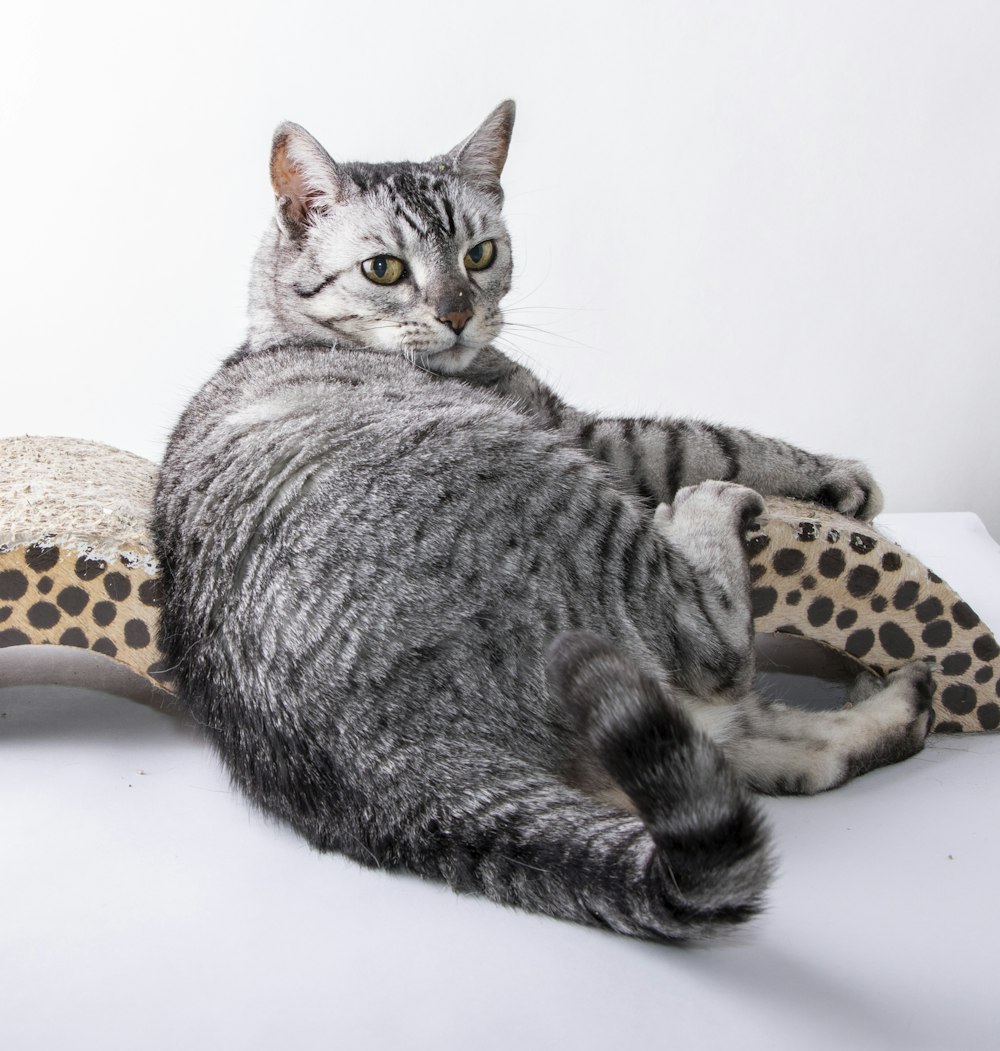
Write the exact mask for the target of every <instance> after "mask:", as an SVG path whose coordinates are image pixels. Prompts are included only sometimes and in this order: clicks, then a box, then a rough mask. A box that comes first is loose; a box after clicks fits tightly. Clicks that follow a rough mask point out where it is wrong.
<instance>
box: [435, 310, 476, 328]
mask: <svg viewBox="0 0 1000 1051" xmlns="http://www.w3.org/2000/svg"><path fill="white" fill-rule="evenodd" d="M470 317H472V311H471V310H449V311H448V313H447V314H438V321H443V322H444V323H445V324H446V325H450V326H451V330H452V332H461V331H462V329H463V328H465V323H466V322H467V321H468V320H469V318H470Z"/></svg>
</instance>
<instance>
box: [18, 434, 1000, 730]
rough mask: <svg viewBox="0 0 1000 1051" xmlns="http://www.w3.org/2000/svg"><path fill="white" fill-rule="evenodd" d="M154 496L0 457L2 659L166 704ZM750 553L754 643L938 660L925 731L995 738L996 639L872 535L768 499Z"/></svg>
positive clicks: (58, 448) (140, 471)
mask: <svg viewBox="0 0 1000 1051" xmlns="http://www.w3.org/2000/svg"><path fill="white" fill-rule="evenodd" d="M155 484H156V467H155V466H154V465H153V464H151V463H150V462H149V461H147V460H144V459H142V458H141V457H139V456H135V455H133V454H131V453H126V452H121V451H120V450H117V449H112V448H110V447H109V446H106V445H100V444H98V443H96V442H88V441H82V440H77V439H67V438H8V439H4V440H2V441H0V648H5V647H6V648H9V647H17V646H29V645H38V644H42V645H46V644H48V645H52V644H56V645H59V646H64V647H77V648H80V649H86V650H89V651H91V652H92V653H95V654H98V655H100V656H101V658H102V659H103V660H105V661H114V662H118V663H119V664H120V665H123V666H124V667H125V668H127V669H129V671H130V672H132V673H134V674H135V675H138V676H140V677H141V678H142V679H144V680H145V681H146V682H147V683H148V684H150V685H152V686H155V687H156V688H157V689H158V690H168V691H170V690H172V685H171V675H170V669H169V668H166V667H165V666H164V663H163V660H162V657H161V655H160V653H159V651H158V649H157V645H156V637H157V636H156V632H157V621H158V607H159V605H160V602H161V594H160V587H159V578H158V567H157V564H156V560H155V558H154V557H153V553H152V545H151V541H150V537H149V533H148V528H147V520H148V516H149V508H150V504H151V500H152V495H153V489H154V486H155ZM747 547H748V551H749V555H750V572H751V578H752V580H753V606H754V616H755V623H756V627H757V631H758V633H759V634H769V635H774V636H777V637H785V638H788V637H792V636H796V637H805V638H808V639H810V640H813V641H815V642H818V643H821V644H822V645H823V646H825V647H828V648H829V649H831V650H833V651H836V652H838V653H841V654H844V655H846V656H847V657H848V658H850V659H851V660H853V661H856V662H858V663H860V664H862V665H864V666H866V667H868V668H870V669H871V670H873V671H876V672H878V673H880V674H881V673H884V672H887V671H890V670H892V669H893V668H896V667H899V666H900V665H901V664H905V663H907V662H908V661H911V660H915V659H920V658H926V657H933V658H934V659H935V662H936V664H935V668H936V673H935V677H936V679H937V684H938V689H937V693H936V696H935V701H934V703H935V716H936V719H935V727H934V729H935V730H936V731H937V732H958V731H970V730H993V729H997V728H998V726H1000V647H998V646H997V642H996V639H995V638H994V636H993V634H992V632H991V631H990V630H989V629H988V628H987V627H986V625H985V624H983V623H982V622H981V621H980V619H979V617H978V616H977V615H976V613H975V612H974V611H973V610H972V609H971V608H970V607H969V606H968V605H967V604H966V603H965V602H963V601H962V599H961V598H960V597H959V596H958V595H956V594H955V593H954V592H953V591H952V590H951V588H949V587H948V585H947V584H946V583H944V581H943V580H941V578H940V577H938V576H937V575H936V574H934V573H933V572H932V571H931V570H929V569H928V568H927V567H926V566H924V565H923V564H922V563H921V562H919V561H918V560H917V559H916V558H914V557H913V556H912V555H909V554H907V552H905V551H904V550H903V549H902V548H900V547H899V546H898V545H896V544H894V543H893V542H892V541H891V540H889V539H888V538H886V537H884V536H883V535H881V534H880V533H879V532H878V531H877V530H876V529H875V528H874V527H873V526H871V525H870V524H867V523H860V522H856V521H853V520H851V519H847V518H844V517H843V516H841V515H838V514H837V513H836V512H833V511H830V510H829V509H827V508H820V507H817V506H815V505H813V504H803V503H799V502H797V501H792V500H774V499H772V500H768V501H767V512H766V515H765V517H764V518H763V519H762V520H761V522H760V524H759V525H758V526H755V527H754V529H753V531H752V532H751V533H750V534H749V536H748V539H747ZM82 684H83V685H86V683H82Z"/></svg>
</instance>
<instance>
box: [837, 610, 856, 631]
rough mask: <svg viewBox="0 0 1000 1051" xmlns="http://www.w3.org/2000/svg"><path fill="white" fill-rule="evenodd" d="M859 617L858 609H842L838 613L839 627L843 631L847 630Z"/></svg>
mask: <svg viewBox="0 0 1000 1051" xmlns="http://www.w3.org/2000/svg"><path fill="white" fill-rule="evenodd" d="M857 619H858V611H857V610H856V609H842V610H841V611H840V612H839V613H838V614H837V627H838V628H840V629H841V630H842V631H846V630H847V629H848V628H850V627H852V626H853V625H854V622H855V621H856V620H857Z"/></svg>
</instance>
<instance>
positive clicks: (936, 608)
mask: <svg viewBox="0 0 1000 1051" xmlns="http://www.w3.org/2000/svg"><path fill="white" fill-rule="evenodd" d="M913 612H914V613H915V614H916V615H917V620H919V621H920V623H921V624H926V623H927V622H928V621H929V620H934V618H935V617H940V616H941V614H942V613H944V606H942V605H941V600H940V599H939V598H937V597H935V596H934V595H931V597H930V598H925V599H924V601H923V602H918V603H917V608H916V609H915V610H914V611H913Z"/></svg>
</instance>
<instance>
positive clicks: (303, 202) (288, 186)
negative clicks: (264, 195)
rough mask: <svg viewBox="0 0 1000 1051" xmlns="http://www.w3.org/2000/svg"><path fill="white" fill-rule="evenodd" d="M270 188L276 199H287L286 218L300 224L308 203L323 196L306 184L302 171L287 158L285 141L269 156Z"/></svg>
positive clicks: (307, 208) (286, 143)
mask: <svg viewBox="0 0 1000 1051" xmlns="http://www.w3.org/2000/svg"><path fill="white" fill-rule="evenodd" d="M271 186H272V187H273V189H274V194H275V196H276V197H279V198H280V197H286V198H287V199H288V206H287V208H286V214H287V215H288V217H289V218H290V219H292V220H294V221H296V222H300V223H301V222H304V220H305V217H306V213H307V212H308V210H309V206H310V203H311V202H312V201H314V200H316V199H318V198H320V197H322V196H323V194H322V192H321V191H320V190H317V189H316V188H315V187H312V186H310V185H309V184H308V183H307V182H306V180H305V178H304V177H303V175H302V169H301V168H300V167H299V166H298V165H297V164H295V162H294V161H293V160H292V159H291V158H290V157H289V155H288V140H287V139H285V140H283V141H282V142H280V143H279V144H278V145H276V146H275V148H274V152H273V154H272V156H271Z"/></svg>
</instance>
